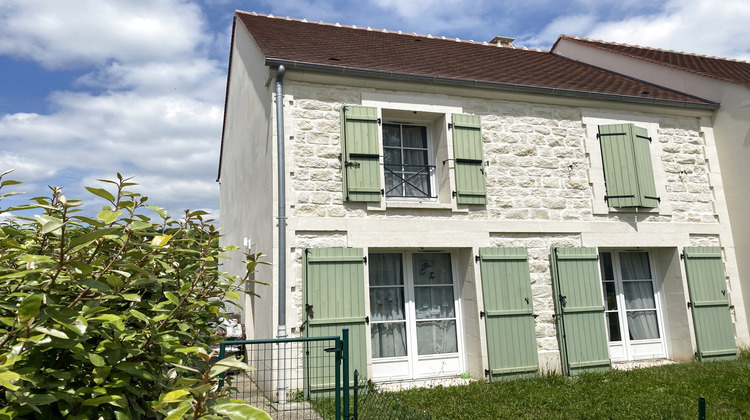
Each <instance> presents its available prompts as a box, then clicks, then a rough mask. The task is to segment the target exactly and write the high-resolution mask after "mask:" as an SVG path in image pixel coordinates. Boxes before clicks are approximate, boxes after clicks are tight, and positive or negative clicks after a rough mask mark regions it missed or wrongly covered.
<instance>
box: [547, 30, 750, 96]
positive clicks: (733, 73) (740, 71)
mask: <svg viewBox="0 0 750 420" xmlns="http://www.w3.org/2000/svg"><path fill="white" fill-rule="evenodd" d="M560 38H561V39H566V40H568V41H571V42H575V43H578V44H583V45H587V46H590V47H594V48H598V49H601V50H606V51H610V52H614V53H617V54H621V55H625V56H628V57H633V58H638V59H641V60H645V61H649V62H652V63H656V64H661V65H664V66H667V67H672V68H676V69H680V70H683V71H687V72H690V73H695V74H699V75H701V76H706V77H710V78H713V79H718V80H723V81H726V82H731V83H736V84H738V85H742V86H745V87H748V88H750V63H748V62H746V61H740V60H730V59H727V58H719V57H708V56H705V55H698V54H690V53H684V52H677V51H670V50H662V49H658V48H647V47H641V46H637V45H628V44H617V43H614V42H604V41H598V40H593V39H587V38H579V37H572V36H568V35H563V36H561V37H560Z"/></svg>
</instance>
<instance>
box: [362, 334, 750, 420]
mask: <svg viewBox="0 0 750 420" xmlns="http://www.w3.org/2000/svg"><path fill="white" fill-rule="evenodd" d="M740 356H741V357H740V359H739V360H736V361H730V362H712V363H698V362H694V363H681V364H674V365H666V366H658V367H650V368H642V369H634V370H629V371H617V370H613V371H611V372H608V373H602V374H584V375H581V376H578V377H574V378H568V377H563V376H559V375H549V376H544V377H538V378H532V379H519V380H515V381H504V382H495V383H491V384H489V383H484V382H474V383H471V384H469V385H466V386H455V387H437V388H431V389H427V388H421V389H413V390H408V391H403V392H399V393H396V394H394V396H395V397H396V398H397V399H398V401H399V402H400V403H401V404H402V405H405V406H408V407H409V409H410V410H412V411H414V412H416V413H424V415H425V416H427V417H429V418H432V419H435V420H437V419H472V420H477V419H496V418H508V419H511V418H513V419H515V418H527V419H566V418H567V419H587V418H593V419H600V418H604V419H607V418H638V419H682V418H684V419H695V418H697V415H698V398H700V397H704V398H705V399H706V414H707V418H709V419H719V418H720V419H741V418H750V350H748V349H744V350H741V352H740ZM361 414H364V413H361Z"/></svg>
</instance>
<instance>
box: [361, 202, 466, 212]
mask: <svg viewBox="0 0 750 420" xmlns="http://www.w3.org/2000/svg"><path fill="white" fill-rule="evenodd" d="M388 209H391V210H397V209H414V210H450V211H452V212H453V213H468V212H469V208H468V206H459V207H458V208H456V207H454V204H453V203H439V202H435V201H396V200H382V201H381V202H380V203H377V204H376V203H370V204H369V205H368V206H367V210H370V211H386V210H388Z"/></svg>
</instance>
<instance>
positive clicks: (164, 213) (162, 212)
mask: <svg viewBox="0 0 750 420" xmlns="http://www.w3.org/2000/svg"><path fill="white" fill-rule="evenodd" d="M146 208H149V209H151V210H153V211H155V212H156V213H157V214H159V216H160V217H161V218H162V219H166V218H168V217H169V214H168V213H167V211H166V210H164V207H159V206H152V205H150V204H147V205H146Z"/></svg>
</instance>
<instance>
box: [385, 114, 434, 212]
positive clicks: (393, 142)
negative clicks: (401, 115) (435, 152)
mask: <svg viewBox="0 0 750 420" xmlns="http://www.w3.org/2000/svg"><path fill="white" fill-rule="evenodd" d="M430 156H431V155H430V147H429V144H428V139H427V127H426V126H422V125H408V124H399V123H388V124H383V162H384V163H383V169H384V172H385V196H386V197H414V198H434V197H435V193H434V187H433V173H434V170H435V165H430V161H431V158H430Z"/></svg>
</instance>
